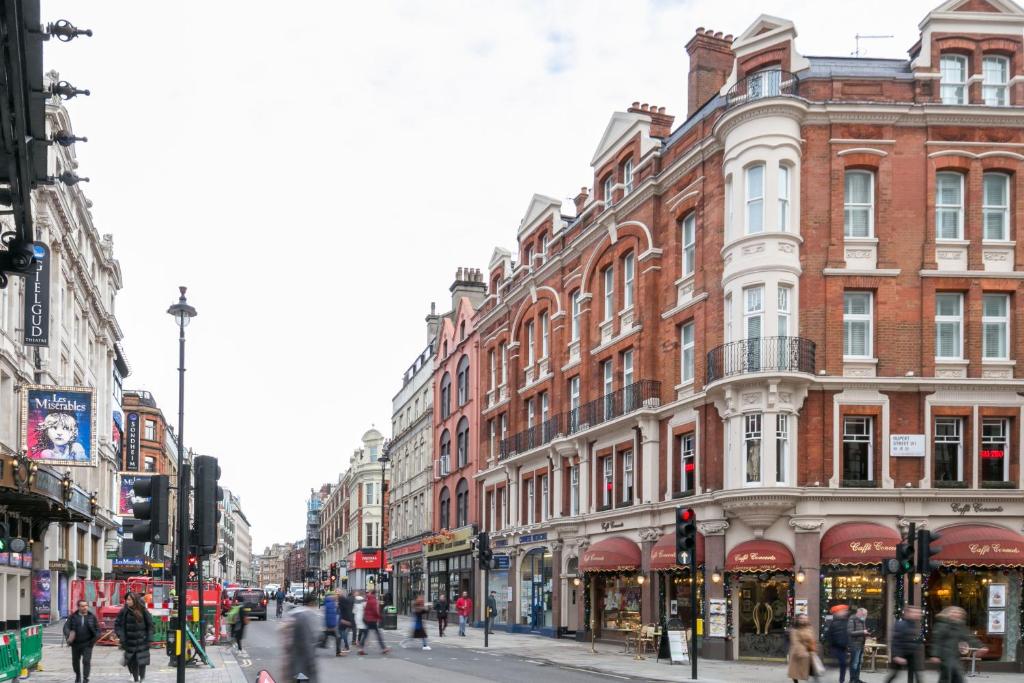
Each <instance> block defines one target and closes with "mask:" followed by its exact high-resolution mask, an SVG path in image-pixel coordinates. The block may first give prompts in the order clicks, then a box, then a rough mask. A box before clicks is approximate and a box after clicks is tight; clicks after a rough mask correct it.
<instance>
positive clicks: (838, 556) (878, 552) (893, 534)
mask: <svg viewBox="0 0 1024 683" xmlns="http://www.w3.org/2000/svg"><path fill="white" fill-rule="evenodd" d="M899 542H900V534H899V532H898V531H896V530H895V529H890V528H889V527H885V526H882V525H881V524H872V523H870V522H847V523H845V524H838V525H836V526H834V527H832V528H831V529H829V530H828V531H826V532H825V535H824V536H822V537H821V563H822V564H878V563H879V562H881V561H882V560H885V559H888V558H890V557H896V544H897V543H899Z"/></svg>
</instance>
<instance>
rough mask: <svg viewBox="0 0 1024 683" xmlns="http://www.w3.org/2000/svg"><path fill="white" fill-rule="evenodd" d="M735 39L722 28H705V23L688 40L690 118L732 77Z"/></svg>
mask: <svg viewBox="0 0 1024 683" xmlns="http://www.w3.org/2000/svg"><path fill="white" fill-rule="evenodd" d="M732 40H733V38H732V35H727V36H723V35H722V32H721V31H718V32H715V31H712V30H710V29H709V30H706V31H705V30H704V27H703V26H702V27H699V28H698V29H697V33H696V34H695V35H694V36H693V38H691V39H690V42H688V43H687V44H686V52H687V54H689V55H690V75H689V78H688V80H687V91H686V117H687V118H689V117H691V116H693V113H694V112H695V111H697V110H698V109H700V108H701V107H702V106H703V105H704V104H705V103H706V102H707V101H708V100H710V99H711V98H712V97H714V96H715V95H717V94H718V91H719V90H721V89H722V86H723V85H725V82H726V81H727V80H728V79H729V74H730V73H732V65H733V60H734V58H735V55H733V52H732Z"/></svg>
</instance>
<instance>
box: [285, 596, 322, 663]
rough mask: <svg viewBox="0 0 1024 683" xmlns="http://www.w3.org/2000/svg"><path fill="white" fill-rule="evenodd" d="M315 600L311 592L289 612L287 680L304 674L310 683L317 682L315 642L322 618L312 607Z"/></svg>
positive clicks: (286, 655)
mask: <svg viewBox="0 0 1024 683" xmlns="http://www.w3.org/2000/svg"><path fill="white" fill-rule="evenodd" d="M315 602H316V596H315V595H313V594H312V593H309V594H307V595H306V596H305V598H304V599H303V601H302V604H300V605H299V606H298V607H296V608H295V609H293V610H291V611H290V612H289V613H288V620H287V622H286V623H287V626H286V631H287V635H288V637H287V639H286V640H287V648H286V650H285V653H286V654H285V660H286V661H285V676H286V679H285V680H288V681H294V680H296V679H297V678H298V676H299V674H302V675H304V676H305V677H306V679H307V680H308V681H309V683H316V648H315V647H314V646H313V643H314V642H315V640H316V632H317V631H318V630H319V629H318V628H317V624H318V622H319V621H320V620H319V619H318V618H317V614H316V612H314V611H313V610H312V609H311V607H310V606H311V605H313V603H315Z"/></svg>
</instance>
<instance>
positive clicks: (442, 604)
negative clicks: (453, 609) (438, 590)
mask: <svg viewBox="0 0 1024 683" xmlns="http://www.w3.org/2000/svg"><path fill="white" fill-rule="evenodd" d="M434 611H435V612H437V618H438V619H447V618H448V598H446V597H444V596H441V597H439V598H438V599H437V600H435V601H434Z"/></svg>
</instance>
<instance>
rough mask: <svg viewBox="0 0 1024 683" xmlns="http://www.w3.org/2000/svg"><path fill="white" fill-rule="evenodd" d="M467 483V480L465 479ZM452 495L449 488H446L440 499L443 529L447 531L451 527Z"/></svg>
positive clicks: (442, 491) (442, 490)
mask: <svg viewBox="0 0 1024 683" xmlns="http://www.w3.org/2000/svg"><path fill="white" fill-rule="evenodd" d="M463 481H465V479H463ZM451 503H452V500H451V495H450V494H449V493H448V487H447V486H445V487H444V488H443V489H441V497H440V498H439V499H438V506H439V507H440V509H441V528H442V529H447V528H449V527H450V526H451V523H450V522H451Z"/></svg>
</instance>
